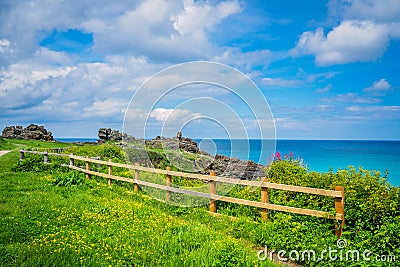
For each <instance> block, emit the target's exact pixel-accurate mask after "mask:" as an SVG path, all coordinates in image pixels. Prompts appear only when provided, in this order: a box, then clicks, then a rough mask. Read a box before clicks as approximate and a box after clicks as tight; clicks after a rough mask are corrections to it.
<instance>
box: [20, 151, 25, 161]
mask: <svg viewBox="0 0 400 267" xmlns="http://www.w3.org/2000/svg"><path fill="white" fill-rule="evenodd" d="M23 159H24V150H23V149H21V150H20V151H19V160H23Z"/></svg>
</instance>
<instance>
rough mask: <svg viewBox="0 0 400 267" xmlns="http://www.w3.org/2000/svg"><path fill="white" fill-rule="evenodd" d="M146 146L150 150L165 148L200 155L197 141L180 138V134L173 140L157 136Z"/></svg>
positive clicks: (147, 141) (147, 142) (148, 141)
mask: <svg viewBox="0 0 400 267" xmlns="http://www.w3.org/2000/svg"><path fill="white" fill-rule="evenodd" d="M146 146H147V147H149V148H164V149H173V150H177V149H178V148H179V149H182V150H183V151H185V152H189V153H199V151H200V150H199V148H198V147H197V143H196V142H195V141H193V140H192V139H190V138H187V137H182V136H179V133H178V135H177V137H173V138H166V137H161V136H157V137H156V138H154V139H152V140H146Z"/></svg>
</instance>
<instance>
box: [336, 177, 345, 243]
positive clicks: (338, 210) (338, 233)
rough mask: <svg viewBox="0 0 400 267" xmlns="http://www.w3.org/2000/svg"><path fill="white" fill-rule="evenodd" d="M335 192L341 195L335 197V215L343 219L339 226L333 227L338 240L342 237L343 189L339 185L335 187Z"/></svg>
mask: <svg viewBox="0 0 400 267" xmlns="http://www.w3.org/2000/svg"><path fill="white" fill-rule="evenodd" d="M335 191H339V192H341V193H342V197H335V210H336V213H339V214H342V215H343V218H342V220H341V221H340V225H335V234H336V236H337V237H338V238H340V237H341V236H342V233H343V227H344V187H343V186H340V185H338V186H335Z"/></svg>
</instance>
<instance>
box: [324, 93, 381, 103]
mask: <svg viewBox="0 0 400 267" xmlns="http://www.w3.org/2000/svg"><path fill="white" fill-rule="evenodd" d="M321 101H323V102H347V103H365V104H374V103H380V102H382V100H381V99H378V98H372V97H366V96H360V95H358V94H357V93H346V94H338V95H336V96H334V97H329V98H321Z"/></svg>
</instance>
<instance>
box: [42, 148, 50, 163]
mask: <svg viewBox="0 0 400 267" xmlns="http://www.w3.org/2000/svg"><path fill="white" fill-rule="evenodd" d="M43 156H44V157H43V162H44V163H47V162H48V161H49V153H48V152H47V151H45V152H44V153H43Z"/></svg>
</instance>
